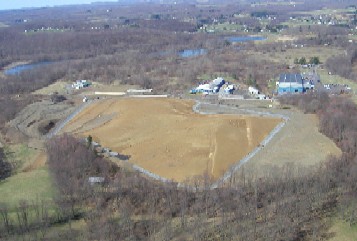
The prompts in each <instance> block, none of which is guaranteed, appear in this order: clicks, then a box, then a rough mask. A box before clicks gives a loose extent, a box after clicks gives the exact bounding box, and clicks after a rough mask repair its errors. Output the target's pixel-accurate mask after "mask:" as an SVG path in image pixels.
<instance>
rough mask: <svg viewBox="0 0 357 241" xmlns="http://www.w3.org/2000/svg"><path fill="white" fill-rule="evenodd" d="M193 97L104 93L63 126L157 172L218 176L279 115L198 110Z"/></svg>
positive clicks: (174, 175)
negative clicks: (109, 95) (112, 96)
mask: <svg viewBox="0 0 357 241" xmlns="http://www.w3.org/2000/svg"><path fill="white" fill-rule="evenodd" d="M193 104H194V102H193V101H187V100H175V99H145V100H142V99H119V100H118V99H107V100H103V101H100V102H96V103H94V104H92V105H91V106H90V107H88V108H87V109H85V110H84V111H83V112H82V113H80V114H79V115H78V116H77V117H76V118H75V119H74V120H73V121H71V122H70V123H69V124H68V125H67V126H66V128H65V130H64V131H65V132H71V133H75V134H77V135H81V136H88V135H91V136H92V137H93V139H94V140H95V141H98V142H99V143H100V144H101V145H102V146H105V147H108V148H110V149H112V150H114V151H117V152H119V153H120V154H123V155H129V156H130V159H129V161H130V162H132V163H135V164H137V165H139V166H141V167H143V168H145V169H147V170H149V171H151V172H153V173H155V174H158V175H160V176H162V177H165V178H168V179H174V180H176V181H184V180H185V179H187V178H190V177H193V176H195V175H202V174H203V173H205V172H206V171H207V172H208V174H210V175H211V176H212V177H213V178H214V179H218V178H219V177H220V176H221V175H222V174H223V173H224V172H225V171H226V170H227V169H228V168H229V167H230V166H231V165H232V164H234V163H236V162H237V161H238V160H240V159H242V158H243V157H244V156H245V155H246V154H248V153H249V152H250V151H252V150H253V149H254V148H255V147H257V145H259V143H260V142H261V141H262V140H263V139H264V138H265V137H266V136H267V135H268V134H269V133H270V132H271V131H272V129H273V128H274V127H275V126H276V125H277V124H278V123H279V122H280V121H281V120H280V119H274V118H262V117H250V116H237V115H200V114H195V113H193V111H192V106H193Z"/></svg>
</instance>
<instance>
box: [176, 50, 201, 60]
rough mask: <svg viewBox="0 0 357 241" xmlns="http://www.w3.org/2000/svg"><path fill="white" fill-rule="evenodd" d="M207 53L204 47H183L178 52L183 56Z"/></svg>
mask: <svg viewBox="0 0 357 241" xmlns="http://www.w3.org/2000/svg"><path fill="white" fill-rule="evenodd" d="M204 54H207V50H206V49H184V50H181V51H179V52H178V55H179V56H180V57H183V58H189V57H195V56H200V55H204Z"/></svg>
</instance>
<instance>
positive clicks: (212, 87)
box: [190, 77, 225, 94]
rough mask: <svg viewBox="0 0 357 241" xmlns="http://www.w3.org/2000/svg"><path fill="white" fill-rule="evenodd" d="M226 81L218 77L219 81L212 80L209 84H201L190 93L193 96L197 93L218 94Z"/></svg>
mask: <svg viewBox="0 0 357 241" xmlns="http://www.w3.org/2000/svg"><path fill="white" fill-rule="evenodd" d="M224 83H225V81H224V79H223V78H221V77H218V78H217V79H214V80H212V81H211V82H209V83H205V84H200V85H199V86H198V87H196V88H194V89H192V90H191V91H190V93H191V94H196V93H205V94H209V93H217V92H218V91H219V89H220V88H221V87H222V86H223V85H224Z"/></svg>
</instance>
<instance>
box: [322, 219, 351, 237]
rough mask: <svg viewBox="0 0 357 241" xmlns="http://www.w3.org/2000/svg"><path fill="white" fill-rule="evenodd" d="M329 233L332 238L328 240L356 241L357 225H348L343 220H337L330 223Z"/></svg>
mask: <svg viewBox="0 0 357 241" xmlns="http://www.w3.org/2000/svg"><path fill="white" fill-rule="evenodd" d="M330 233H331V235H332V238H331V239H329V241H356V240H357V225H354V226H350V225H349V223H347V222H345V221H341V220H337V221H335V222H334V224H333V225H332V227H331V229H330Z"/></svg>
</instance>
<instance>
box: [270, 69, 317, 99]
mask: <svg viewBox="0 0 357 241" xmlns="http://www.w3.org/2000/svg"><path fill="white" fill-rule="evenodd" d="M276 86H277V88H278V94H284V93H304V92H306V91H307V90H310V89H314V81H313V80H312V79H311V78H309V77H308V76H306V77H304V76H303V75H301V74H290V73H285V74H281V75H280V78H279V80H278V81H277V82H276Z"/></svg>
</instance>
